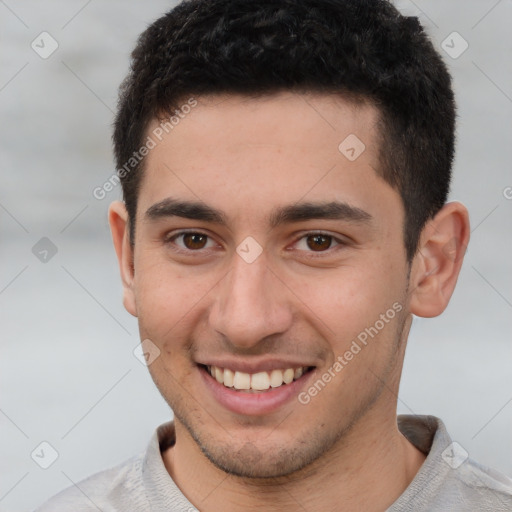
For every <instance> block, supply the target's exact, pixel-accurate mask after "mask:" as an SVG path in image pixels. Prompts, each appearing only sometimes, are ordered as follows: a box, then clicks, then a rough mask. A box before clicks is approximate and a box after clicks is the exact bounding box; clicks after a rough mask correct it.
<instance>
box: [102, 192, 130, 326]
mask: <svg viewBox="0 0 512 512" xmlns="http://www.w3.org/2000/svg"><path fill="white" fill-rule="evenodd" d="M108 222H109V224H110V231H111V232H112V240H113V242H114V247H115V250H116V254H117V260H118V262H119V270H120V271H121V280H122V282H123V304H124V307H125V308H126V310H127V311H128V313H131V314H132V315H133V316H137V307H136V302H135V293H134V275H135V267H134V264H133V249H132V247H131V245H130V232H129V223H128V212H127V211H126V207H125V205H124V203H123V202H121V201H114V202H113V203H112V204H111V205H110V207H109V209H108Z"/></svg>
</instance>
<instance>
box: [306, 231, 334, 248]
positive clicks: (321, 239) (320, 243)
mask: <svg viewBox="0 0 512 512" xmlns="http://www.w3.org/2000/svg"><path fill="white" fill-rule="evenodd" d="M306 243H307V245H308V247H309V248H310V249H311V250H312V251H325V250H327V249H329V248H330V247H331V243H332V236H329V235H309V236H308V237H307V242H306Z"/></svg>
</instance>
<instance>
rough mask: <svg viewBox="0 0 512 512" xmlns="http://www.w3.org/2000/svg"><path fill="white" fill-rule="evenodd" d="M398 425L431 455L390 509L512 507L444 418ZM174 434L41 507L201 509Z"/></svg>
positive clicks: (495, 511)
mask: <svg viewBox="0 0 512 512" xmlns="http://www.w3.org/2000/svg"><path fill="white" fill-rule="evenodd" d="M398 427H399V429H400V431H401V432H402V434H403V435H404V436H405V437H407V439H409V441H411V443H413V444H414V445H415V446H416V447H417V448H418V449H419V450H420V451H422V452H423V453H425V454H428V455H427V458H426V459H425V461H424V463H423V465H422V466H421V468H420V470H419V471H418V473H417V474H416V476H415V477H414V479H413V481H412V482H411V483H410V485H409V486H408V487H407V489H406V490H405V491H404V493H403V494H402V495H401V496H400V497H399V498H398V499H397V500H396V501H395V503H393V505H392V506H391V507H390V508H388V510H387V512H412V511H414V512H427V511H428V512H436V511H439V512H441V511H442V512H448V511H449V512H453V511H455V512H457V511H472V512H473V511H478V512H491V511H492V512H502V511H512V480H511V479H510V478H508V477H506V476H504V475H502V474H500V473H498V472H497V471H494V470H492V469H489V468H486V467H484V466H481V465H480V464H478V463H476V462H474V461H472V460H471V459H469V458H468V456H467V452H466V451H465V450H464V448H462V447H461V446H460V445H459V444H458V443H456V442H454V443H452V440H451V439H450V436H449V435H448V433H447V432H446V428H445V426H444V424H443V422H442V421H441V420H440V419H438V418H435V417H434V416H409V415H402V416H398ZM174 439H175V437H174V425H173V423H172V422H169V423H165V424H163V425H161V426H160V427H158V428H157V430H156V432H155V433H154V434H153V436H152V438H151V441H150V443H149V446H148V448H147V450H146V452H145V453H142V454H141V455H139V456H137V457H133V458H131V459H129V460H128V461H126V462H124V463H123V464H121V465H119V466H116V467H114V468H112V469H108V470H106V471H102V472H100V473H97V474H95V475H93V476H91V477H89V478H87V479H85V480H83V481H82V482H79V483H78V484H77V485H76V486H73V487H70V488H68V489H66V490H64V491H62V492H61V493H60V494H58V495H57V496H55V497H54V498H52V499H50V500H49V501H48V502H47V503H45V504H44V505H43V506H42V507H40V508H38V509H37V510H36V511H35V512H92V511H95V512H97V511H98V510H101V511H102V512H113V511H120V512H149V511H151V512H197V509H196V508H195V507H194V506H193V505H192V504H191V503H190V502H189V501H188V500H187V499H186V498H185V496H184V495H183V494H182V493H181V491H180V490H179V488H178V487H177V485H176V484H175V483H174V481H173V480H172V478H171V477H170V475H169V473H168V472H167V470H166V469H165V466H164V463H163V460H162V455H161V453H162V452H163V451H164V450H165V449H167V448H168V447H169V446H172V445H173V444H174Z"/></svg>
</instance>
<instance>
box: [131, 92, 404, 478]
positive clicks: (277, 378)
mask: <svg viewBox="0 0 512 512" xmlns="http://www.w3.org/2000/svg"><path fill="white" fill-rule="evenodd" d="M197 100H198V105H197V106H195V107H194V108H193V109H192V111H191V112H190V113H189V114H188V115H187V116H184V118H183V119H181V120H180V122H179V124H178V125H176V126H175V127H174V128H173V130H172V131H170V132H169V134H167V135H165V136H164V137H163V139H162V141H161V142H159V143H158V144H157V145H156V147H155V148H154V149H152V150H151V151H150V153H149V154H148V156H147V157H146V165H145V175H144V178H143V180H142V183H141V188H140V192H139V199H138V207H137V217H136V224H135V226H136V235H135V245H134V253H133V267H134V274H133V280H132V281H131V282H130V284H129V286H128V291H127V295H126V296H125V305H126V307H127V308H128V309H129V311H130V312H131V313H133V314H134V315H136V316H137V317H138V320H139V326H140V334H141V339H142V340H146V339H149V340H151V343H153V344H155V345H156V346H157V347H158V349H159V351H160V355H159V356H158V357H157V358H156V359H155V360H154V362H152V364H151V365H150V367H149V368H150V372H151V375H152V377H153V379H154V381H155V383H156V385H157V386H158V388H159V390H160V392H161V393H162V395H163V397H164V398H165V399H166V401H167V402H168V404H169V405H170V406H171V408H172V410H173V411H174V415H175V422H176V428H177V432H179V429H181V431H182V432H186V433H187V435H188V436H189V439H191V440H193V441H194V443H195V444H196V446H197V448H198V449H199V448H200V449H201V451H202V453H204V454H205V455H206V456H207V457H208V459H209V460H210V461H211V462H212V463H213V464H214V465H215V466H217V467H218V468H221V469H223V470H224V471H227V472H229V473H232V474H236V475H239V476H246V477H277V476H283V475H288V474H291V473H293V472H294V471H297V470H298V469H300V468H303V467H305V466H307V465H308V464H311V463H312V462H314V461H316V460H318V459H319V458H321V457H322V456H324V455H325V454H326V453H328V452H329V451H332V450H334V449H335V448H336V446H338V445H340V443H343V439H344V438H346V436H347V435H348V433H349V432H350V431H351V428H352V426H353V425H354V424H355V423H356V421H357V420H358V419H361V418H365V417H368V418H370V417H373V418H378V417H379V415H381V416H382V414H385V413H384V412H383V411H388V412H389V413H390V414H391V416H393V417H394V414H395V405H396V397H392V396H390V394H389V393H381V392H382V390H383V389H384V388H385V387H386V386H390V385H391V384H390V383H392V386H393V388H395V387H397V386H398V384H397V382H398V375H399V372H400V366H401V358H402V357H403V354H402V353H401V347H402V346H403V342H404V324H405V323H406V322H405V320H406V318H408V313H407V310H408V306H407V304H406V302H407V298H406V297H407V286H408V280H407V276H408V264H407V261H406V257H405V249H404V243H403V235H402V233H403V223H404V211H403V207H402V203H401V199H400V196H399V194H398V192H397V191H395V190H394V189H392V188H391V187H390V186H389V185H388V184H387V183H386V182H385V181H383V180H382V179H381V178H380V177H379V176H378V175H377V173H376V171H375V169H377V168H378V167H379V160H378V142H377V139H378V137H377V133H376V122H377V112H376V110H375V109H374V108H373V107H371V106H368V105H359V106H356V105H354V104H352V103H349V102H346V101H344V100H342V99H340V98H333V97H327V96H322V95H311V96H300V95H296V94H291V93H286V94H284V93H283V94H278V95H275V96H270V97H265V98H262V99H248V98H245V97H238V96H216V97H210V98H197ZM157 127H158V123H157V122H155V123H154V125H153V126H151V127H150V129H149V131H148V134H150V133H151V131H152V130H153V129H155V128H157ZM347 137H349V138H348V139H347ZM355 137H357V139H356V138H355ZM358 139H359V141H358ZM345 140H346V142H343V141H345ZM361 143H362V144H364V147H363V146H362V144H361ZM340 144H341V146H340ZM209 372H210V373H213V374H214V376H213V377H212V375H211V374H210V373H209ZM301 372H303V374H302V375H300V374H301ZM219 381H224V382H223V383H220V382H219ZM233 386H234V387H233ZM249 387H250V389H246V388H249ZM235 388H242V389H235ZM253 388H255V389H253ZM372 411H373V412H372ZM372 415H373V416H372ZM179 442H180V441H179V437H178V443H179Z"/></svg>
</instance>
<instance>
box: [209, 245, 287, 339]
mask: <svg viewBox="0 0 512 512" xmlns="http://www.w3.org/2000/svg"><path fill="white" fill-rule="evenodd" d="M292 318H293V311H292V305H291V302H290V298H289V297H287V288H286V286H285V285H284V284H283V282H282V281H281V280H280V279H279V276H278V275H277V273H276V272H275V271H273V270H271V269H270V268H269V267H268V264H267V260H266V258H265V255H264V253H263V254H262V255H261V256H260V257H258V259H257V260H256V261H253V262H252V263H247V262H246V261H244V260H243V259H242V258H241V257H240V256H239V255H238V254H234V255H233V261H232V263H231V268H230V271H229V272H228V274H227V275H226V277H225V278H224V279H223V280H222V281H221V282H220V283H219V287H218V289H217V296H216V297H215V301H214V303H213V305H212V307H211V309H210V315H209V322H210V326H211V327H212V328H213V329H214V330H216V331H217V332H218V333H220V334H222V335H223V336H224V337H225V338H227V340H228V341H229V342H230V343H231V344H232V345H233V346H236V347H238V348H251V347H253V346H254V345H257V344H258V343H259V342H260V341H261V340H263V339H264V338H267V337H268V336H272V335H276V334H282V333H284V332H285V331H287V330H288V329H289V328H290V326H291V324H292Z"/></svg>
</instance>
